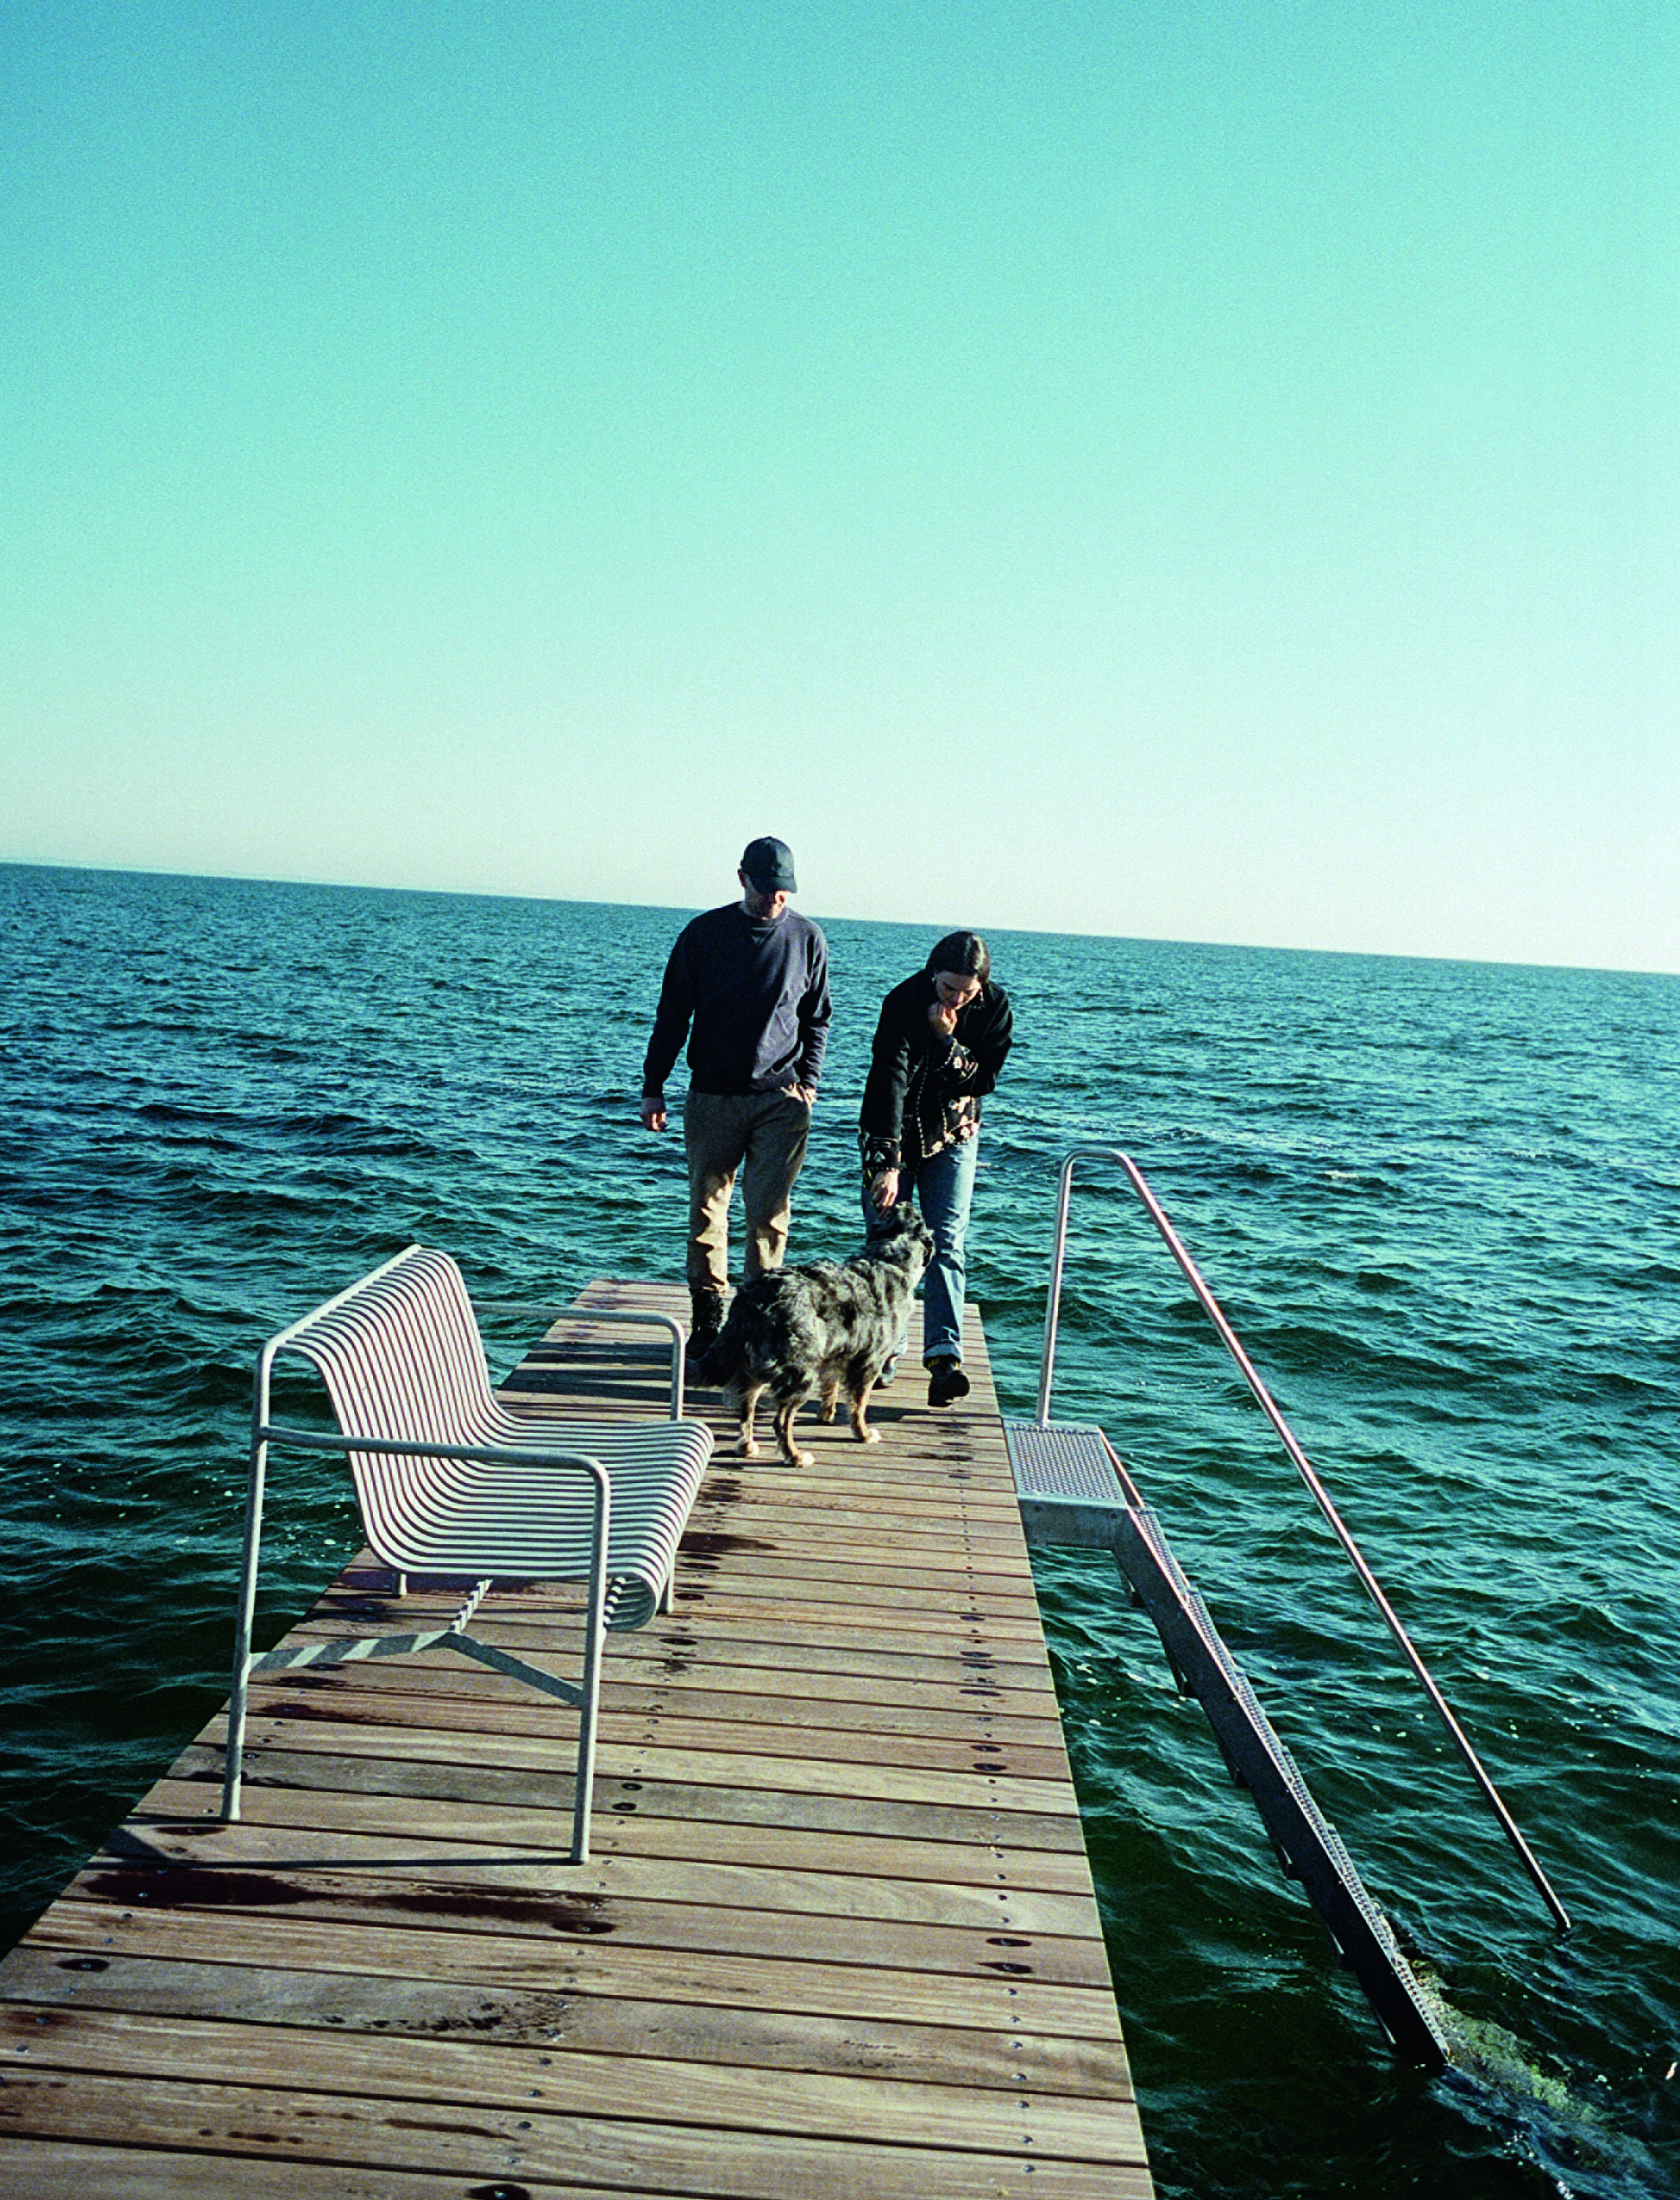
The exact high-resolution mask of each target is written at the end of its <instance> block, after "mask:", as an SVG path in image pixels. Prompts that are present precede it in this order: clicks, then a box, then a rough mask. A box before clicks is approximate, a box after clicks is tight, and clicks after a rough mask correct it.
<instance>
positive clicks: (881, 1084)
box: [858, 970, 1015, 1176]
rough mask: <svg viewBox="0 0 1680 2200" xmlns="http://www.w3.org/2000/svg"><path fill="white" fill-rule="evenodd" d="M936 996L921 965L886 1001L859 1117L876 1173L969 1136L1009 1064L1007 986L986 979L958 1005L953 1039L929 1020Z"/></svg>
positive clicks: (867, 1165) (867, 1161) (1011, 1025)
mask: <svg viewBox="0 0 1680 2200" xmlns="http://www.w3.org/2000/svg"><path fill="white" fill-rule="evenodd" d="M936 998H938V997H937V995H936V994H935V992H934V980H933V977H932V974H931V973H929V972H928V971H926V970H919V971H917V973H916V975H915V977H913V978H907V979H906V980H905V981H904V984H903V985H902V986H894V987H893V991H892V992H890V993H889V994H888V995H887V998H886V999H885V1000H884V1001H883V1002H882V1003H881V1021H880V1023H879V1024H878V1025H877V1026H876V1027H875V1053H874V1058H873V1059H872V1061H871V1062H870V1064H869V1079H868V1081H867V1082H866V1083H865V1085H864V1086H863V1109H862V1112H861V1114H860V1115H859V1117H858V1138H859V1139H860V1141H861V1143H862V1145H863V1169H864V1173H865V1174H867V1175H869V1176H878V1175H879V1174H880V1173H881V1171H882V1170H883V1169H891V1168H899V1167H903V1166H904V1165H905V1164H906V1163H914V1162H916V1161H920V1160H922V1158H923V1157H924V1156H927V1155H928V1154H930V1153H937V1152H938V1151H939V1150H940V1147H941V1146H943V1145H946V1144H950V1142H951V1139H952V1138H955V1137H961V1136H963V1134H964V1127H965V1126H966V1125H967V1124H969V1123H970V1122H974V1121H977V1120H978V1119H979V1115H980V1099H981V1097H982V1096H983V1095H984V1094H986V1093H987V1092H990V1091H992V1087H993V1086H994V1085H996V1084H997V1082H998V1074H999V1073H1000V1072H1001V1070H1002V1068H1003V1067H1004V1056H1005V1055H1007V1054H1008V1052H1009V1050H1010V1040H1011V1039H1013V1037H1014V1035H1015V1019H1014V1015H1013V1013H1012V1011H1011V1010H1010V997H1009V995H1008V994H1007V993H1006V992H1004V989H1003V987H1002V986H994V985H992V984H991V983H990V981H989V980H988V981H987V982H986V984H985V985H983V986H981V987H980V992H979V995H978V997H977V998H975V999H974V1000H972V1001H970V1002H969V1005H968V1007H967V1008H966V1009H961V1010H959V1011H958V1014H957V1029H956V1032H955V1033H954V1034H953V1035H952V1036H951V1038H950V1039H941V1038H940V1035H939V1033H937V1032H935V1031H934V1028H933V1027H932V1026H931V1025H930V1024H929V1023H928V1009H930V1008H931V1007H932V1006H933V1004H934V1000H935V999H936Z"/></svg>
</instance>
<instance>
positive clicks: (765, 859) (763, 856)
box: [740, 834, 798, 893]
mask: <svg viewBox="0 0 1680 2200" xmlns="http://www.w3.org/2000/svg"><path fill="white" fill-rule="evenodd" d="M740 868H741V869H742V870H743V871H744V872H745V873H746V876H747V878H748V879H749V880H750V881H751V882H752V885H754V886H756V887H757V888H758V892H760V893H795V892H798V888H797V887H796V886H794V883H793V850H792V849H791V848H790V847H789V846H788V845H787V842H786V841H785V840H774V839H772V838H771V836H770V834H764V838H763V839H762V840H752V841H749V842H748V844H747V848H746V854H745V855H744V856H743V857H741V859H740Z"/></svg>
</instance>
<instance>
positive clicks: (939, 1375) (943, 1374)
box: [928, 1360, 969, 1406]
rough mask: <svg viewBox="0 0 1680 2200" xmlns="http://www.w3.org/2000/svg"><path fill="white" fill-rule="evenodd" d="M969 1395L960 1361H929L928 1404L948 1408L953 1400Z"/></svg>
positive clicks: (967, 1379) (967, 1381)
mask: <svg viewBox="0 0 1680 2200" xmlns="http://www.w3.org/2000/svg"><path fill="white" fill-rule="evenodd" d="M968 1395H969V1378H968V1377H967V1376H966V1375H965V1374H964V1373H963V1363H962V1361H961V1360H929V1361H928V1404H929V1405H930V1406H948V1405H950V1403H951V1401H952V1400H953V1399H954V1398H966V1397H967V1396H968Z"/></svg>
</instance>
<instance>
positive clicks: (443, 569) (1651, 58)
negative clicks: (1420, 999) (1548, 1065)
mask: <svg viewBox="0 0 1680 2200" xmlns="http://www.w3.org/2000/svg"><path fill="white" fill-rule="evenodd" d="M1677 186H1680V10H1677V9H1676V8H1675V7H1674V6H1672V5H1665V4H1663V0H1355V4H1349V0H1245V4H1241V5H1238V4H1231V0H1101V4H1098V3H1097V0H1009V3H1008V4H1005V0H915V4H912V0H899V4H895V5H886V4H868V3H867V0H751V4H750V5H739V4H735V0H490V3H489V4H486V0H401V4H399V0H161V4H154V0H103V4H99V5H95V4H91V0H5V5H4V6H3V9H0V328H3V331H4V336H3V339H0V448H3V472H4V481H5V491H4V495H3V500H0V501H3V506H4V511H3V513H0V550H3V567H0V784H3V787H4V790H5V792H4V799H3V804H0V860H9V861H21V862H36V863H69V864H79V865H91V866H109V867H114V868H118V869H149V870H172V871H187V872H204V873H214V874H226V875H251V876H258V877H267V878H285V879H315V880H325V881H344V882H348V883H356V884H362V885H390V886H422V887H432V888H442V889H448V890H455V891H468V892H492V893H510V894H528V895H536V896H544V897H549V896H552V897H557V898H567V899H583V900H598V901H623V902H640V903H649V904H659V905H661V906H666V907H674V908H681V907H688V908H700V907H705V906H709V905H711V904H716V903H717V902H720V901H723V900H725V899H727V898H729V896H730V895H731V894H732V892H734V891H735V866H736V863H738V861H739V858H740V851H741V849H742V847H743V845H744V844H745V842H746V840H748V839H750V838H751V837H752V836H754V835H756V834H760V833H775V834H779V835H780V836H781V838H783V839H784V840H787V841H788V842H790V843H791V845H793V849H794V851H795V855H796V857H797V861H798V866H799V884H800V889H801V892H800V897H799V901H800V905H801V906H802V907H803V908H805V910H807V911H808V912H809V913H810V914H811V915H814V916H824V915H827V916H850V917H865V918H868V917H879V918H891V919H897V920H901V921H904V922H915V923H922V922H925V923H927V924H929V925H932V926H937V927H939V928H940V930H945V929H949V928H951V927H956V926H971V927H979V928H980V929H982V930H984V929H985V928H986V927H988V926H995V927H999V928H1024V929H1032V930H1048V931H1074V932H1080V933H1117V934H1121V935H1125V936H1133V937H1142V938H1150V939H1196V940H1218V941H1231V942H1237V943H1244V944H1251V945H1271V946H1280V947H1302V948H1316V949H1340V950H1349V951H1361V952H1374V953H1384V954H1403V955H1424V956H1436V955H1438V956H1450V957H1472V958H1478V959H1490V960H1496V961H1512V962H1525V963H1569V964H1582V965H1599V966H1607V967H1610V968H1629V969H1652V970H1661V971H1671V972H1672V971H1680V737H1677V732H1680V726H1677V718H1680V714H1677V707H1676V705H1677V691H1680V680H1677V673H1676V639H1677V635H1680V586H1677V582H1680V570H1677V567H1680V525H1677V521H1680V509H1677V507H1680V495H1677V458H1680V434H1677V427H1680V342H1677V336H1680V329H1677V319H1680V281H1677V277H1680V249H1677V248H1680V239H1677V221H1680V189H1677Z"/></svg>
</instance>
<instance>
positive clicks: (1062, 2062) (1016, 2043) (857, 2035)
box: [4, 1945, 1131, 2100]
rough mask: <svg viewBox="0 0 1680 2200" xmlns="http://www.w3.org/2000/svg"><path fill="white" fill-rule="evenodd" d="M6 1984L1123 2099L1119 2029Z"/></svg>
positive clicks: (548, 2046)
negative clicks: (1079, 2033) (1077, 2031)
mask: <svg viewBox="0 0 1680 2200" xmlns="http://www.w3.org/2000/svg"><path fill="white" fill-rule="evenodd" d="M4 1976H5V1978H6V1981H7V1983H8V1989H9V1993H10V1995H11V1996H12V1997H13V1998H14V1999H15V2002H16V2004H17V2005H18V2006H19V2007H20V2008H21V2009H22V2010H24V2012H25V2013H26V2015H29V2016H33V2015H35V2014H37V2013H38V2012H39V2011H40V2010H50V2009H54V2008H78V2009H98V2010H126V2011H131V2012H133V2013H135V2014H138V2015H150V2016H162V2017H169V2018H177V2019H179V2018H184V2017H188V2018H195V2019H196V2018H200V2017H213V2018H216V2019H219V2020H226V2021H230V2022H233V2021H237V2022H243V2023H248V2024H274V2025H283V2026H293V2027H296V2026H311V2025H313V2026H319V2027H324V2028H325V2029H327V2030H329V2031H330V2032H331V2035H332V2036H333V2037H334V2038H335V2039H336V2038H337V2037H338V2036H339V2035H340V2034H341V2033H345V2032H366V2033H374V2034H376V2035H378V2037H380V2038H382V2039H383V2038H391V2037H395V2038H402V2037H408V2038H430V2039H448V2038H469V2039H492V2040H496V2041H499V2042H500V2043H502V2044H504V2045H512V2046H521V2045H523V2046H530V2047H541V2048H543V2049H545V2050H547V2051H553V2050H555V2049H556V2048H559V2049H563V2050H565V2052H567V2053H571V2051H572V2050H573V2049H577V2050H578V2051H582V2052H585V2053H590V2054H599V2055H622V2056H625V2057H629V2058H632V2060H634V2059H635V2058H639V2057H645V2056H647V2055H648V2054H650V2053H658V2054H660V2055H664V2056H670V2057H678V2058H681V2059H684V2060H687V2061H689V2062H694V2063H721V2064H723V2065H724V2066H726V2067H728V2068H733V2069H742V2070H755V2071H763V2070H811V2071H828V2072H829V2073H832V2074H835V2075H839V2076H852V2077H869V2078H880V2077H889V2076H890V2077H895V2078H898V2079H900V2080H903V2081H904V2083H906V2084H914V2085H951V2086H970V2087H978V2088H980V2089H982V2090H984V2091H986V2092H992V2091H996V2090H998V2089H1002V2090H1003V2091H1004V2092H1010V2091H1019V2090H1021V2089H1023V2088H1024V2089H1025V2090H1026V2091H1027V2092H1031V2093H1040V2092H1041V2093H1045V2094H1059V2093H1066V2094H1070V2095H1072V2094H1078V2095H1080V2096H1089V2097H1091V2098H1098V2099H1115V2100H1120V2099H1127V2098H1130V2093H1131V2080H1130V2076H1129V2074H1128V2073H1127V2067H1126V2056H1125V2050H1124V2048H1123V2046H1122V2045H1121V2040H1120V2038H1119V2036H1118V2034H1117V2033H1116V2034H1114V2035H1112V2036H1109V2037H1106V2038H1103V2039H1077V2038H1070V2037H1068V2036H1067V2035H1065V2034H1062V2033H1048V2034H1043V2033H1026V2032H1016V2033H1000V2032H992V2031H976V2030H963V2029H962V2028H960V2027H957V2026H952V2025H926V2024H911V2023H908V2022H904V2021H903V2020H901V2019H899V2018H896V2017H893V2016H881V2017H871V2018H868V2019H863V2018H859V2017H855V2016H852V2017H846V2018H840V2017H834V2016H819V2015H812V2014H811V2013H809V2012H800V2011H788V2010H767V2011H764V2012H760V2011H758V2010H732V2011H730V2012H729V2015H728V2018H727V2022H726V2021H724V2019H723V2017H722V2016H720V2013H719V2012H718V2011H717V2010H716V2009H713V2008H711V2007H709V2006H708V2005H707V2004H705V2003H692V2004H688V2003H677V2002H658V2001H637V2000H634V1999H631V1998H607V1997H605V1996H601V1995H591V1994H579V1993H571V1992H554V1991H552V1990H551V1989H548V1988H546V1987H545V1988H536V1989H532V1990H530V1991H525V1990H522V1989H518V1988H511V1987H510V1988H501V1987H492V1986H488V1985H486V1984H485V1983H484V1982H483V1981H479V1980H471V1981H467V1982H465V1984H458V1983H456V1982H454V1981H448V1980H442V1979H410V1978H391V1977H378V1978H369V1977H367V1976H366V1975H360V1974H358V1973H355V1972H337V1971H310V1970H306V1969H299V1968H296V1967H295V1966H291V1965H288V1966H284V1967H280V1966H268V1967H264V1966H262V1965H260V1964H255V1963H229V1962H225V1961H217V1962H214V1963H213V1962H195V1963H184V1962H181V1961H179V1960H178V1959H174V1958H168V1957H147V1956H135V1955H124V1954H121V1953H114V1954H111V1955H108V1956H98V1957H70V1958H61V1957H57V1956H56V1955H53V1954H51V1953H50V1952H49V1951H45V1950H44V1949H42V1948H39V1947H37V1946H33V1945H25V1946H23V1947H20V1948H18V1949H16V1950H15V1951H13V1953H12V1955H11V1957H9V1959H8V1963H7V1965H6V1969H5V1973H4Z"/></svg>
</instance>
